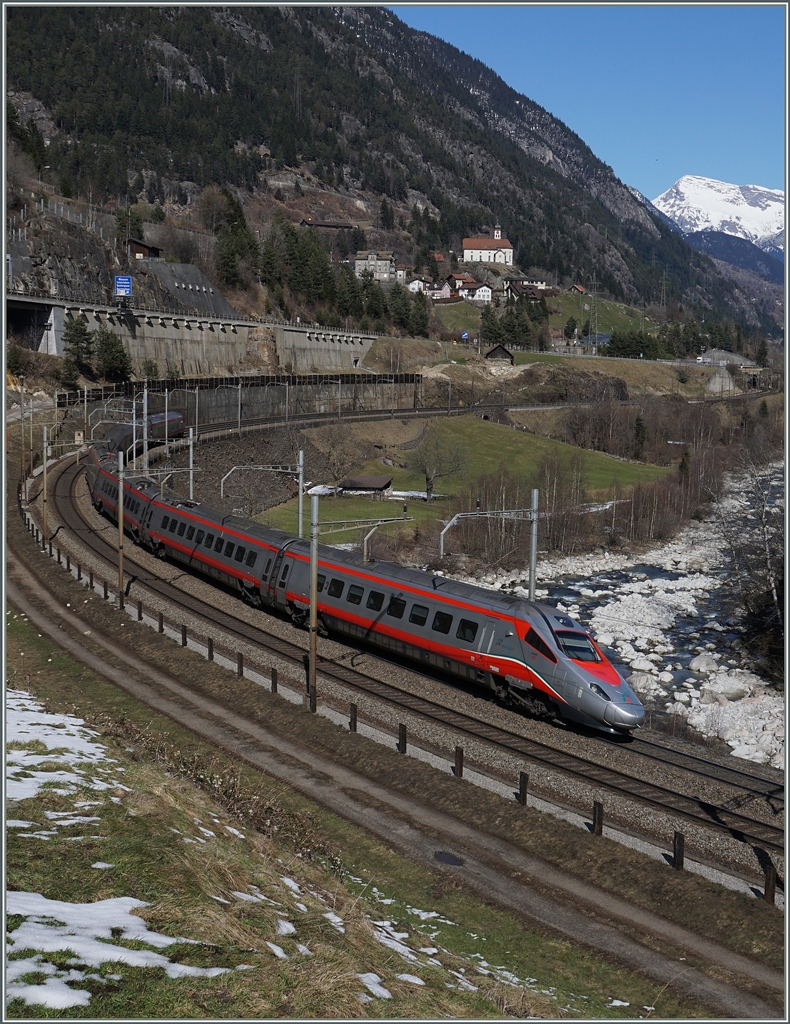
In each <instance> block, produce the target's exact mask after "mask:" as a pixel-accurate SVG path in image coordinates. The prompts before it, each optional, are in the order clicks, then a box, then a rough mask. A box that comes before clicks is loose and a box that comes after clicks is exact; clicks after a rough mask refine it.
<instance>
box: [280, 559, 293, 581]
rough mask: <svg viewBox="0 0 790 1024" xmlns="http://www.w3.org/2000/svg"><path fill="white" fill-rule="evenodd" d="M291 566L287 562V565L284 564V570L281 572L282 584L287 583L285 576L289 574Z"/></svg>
mask: <svg viewBox="0 0 790 1024" xmlns="http://www.w3.org/2000/svg"><path fill="white" fill-rule="evenodd" d="M290 568H291V567H290V565H289V564H288V563H287V562H286V563H285V565H284V566H283V571H282V573H281V574H280V586H282V585H283V583H285V577H286V576H287V575H288V570H289V569H290Z"/></svg>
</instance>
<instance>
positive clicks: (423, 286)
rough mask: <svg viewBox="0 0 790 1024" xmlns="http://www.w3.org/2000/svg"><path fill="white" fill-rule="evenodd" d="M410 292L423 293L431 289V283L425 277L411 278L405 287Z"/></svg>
mask: <svg viewBox="0 0 790 1024" xmlns="http://www.w3.org/2000/svg"><path fill="white" fill-rule="evenodd" d="M406 287H407V288H408V289H409V291H410V292H414V294H415V295H416V294H417V292H425V291H427V290H428V289H429V288H430V287H431V282H430V281H429V280H428V278H427V277H413V278H412V279H411V281H409V283H408V284H407V285H406Z"/></svg>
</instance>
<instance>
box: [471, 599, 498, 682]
mask: <svg viewBox="0 0 790 1024" xmlns="http://www.w3.org/2000/svg"><path fill="white" fill-rule="evenodd" d="M497 624H498V623H497V620H496V619H493V618H491V617H490V616H487V617H486V620H485V622H484V623H483V628H482V629H481V630H480V639H479V640H478V641H477V662H476V663H477V666H478V669H477V681H478V682H479V683H488V685H489V686H491V687H492V688H493V680H492V679H491V675H490V672H489V662H490V657H489V651H490V650H491V645H492V644H493V642H494V637H495V636H496V630H497Z"/></svg>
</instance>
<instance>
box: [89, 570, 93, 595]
mask: <svg viewBox="0 0 790 1024" xmlns="http://www.w3.org/2000/svg"><path fill="white" fill-rule="evenodd" d="M88 590H90V591H93V569H91V570H90V572H89V573H88Z"/></svg>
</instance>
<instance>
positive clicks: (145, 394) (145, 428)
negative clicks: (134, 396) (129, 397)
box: [143, 377, 148, 475]
mask: <svg viewBox="0 0 790 1024" xmlns="http://www.w3.org/2000/svg"><path fill="white" fill-rule="evenodd" d="M143 472H144V473H145V474H146V475H147V474H148V378H147V377H146V379H145V387H144V388H143Z"/></svg>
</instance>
